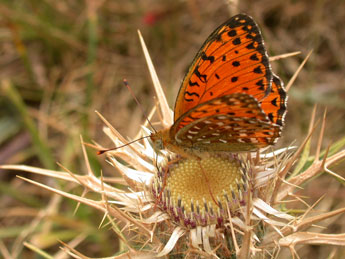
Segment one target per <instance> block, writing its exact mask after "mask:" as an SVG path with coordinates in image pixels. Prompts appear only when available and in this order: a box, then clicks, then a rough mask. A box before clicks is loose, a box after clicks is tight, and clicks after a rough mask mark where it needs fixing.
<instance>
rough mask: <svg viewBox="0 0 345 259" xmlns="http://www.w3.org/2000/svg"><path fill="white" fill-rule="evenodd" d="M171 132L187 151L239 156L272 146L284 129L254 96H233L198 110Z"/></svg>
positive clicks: (198, 107)
mask: <svg viewBox="0 0 345 259" xmlns="http://www.w3.org/2000/svg"><path fill="white" fill-rule="evenodd" d="M174 128H176V129H174ZM172 131H173V132H177V133H176V135H175V136H171V138H173V137H175V141H176V143H177V144H178V145H179V146H183V147H186V148H188V149H196V150H198V151H212V152H217V151H226V152H237V151H252V150H255V149H257V148H261V147H265V146H267V145H271V144H273V143H274V142H275V141H276V140H277V138H278V137H279V136H280V132H281V127H280V126H279V125H277V124H272V122H271V121H270V119H269V118H268V116H267V115H266V114H265V112H264V111H263V110H262V109H261V107H260V104H259V102H258V101H257V100H256V99H255V98H253V97H252V96H251V95H248V94H244V93H234V94H230V95H226V96H222V97H218V98H215V99H212V100H210V101H207V102H205V103H202V104H199V105H197V106H195V107H194V108H193V109H191V110H190V111H188V112H187V113H185V114H184V115H183V116H181V117H180V118H179V119H178V121H176V123H175V124H174V125H173V128H172ZM172 131H171V132H172Z"/></svg>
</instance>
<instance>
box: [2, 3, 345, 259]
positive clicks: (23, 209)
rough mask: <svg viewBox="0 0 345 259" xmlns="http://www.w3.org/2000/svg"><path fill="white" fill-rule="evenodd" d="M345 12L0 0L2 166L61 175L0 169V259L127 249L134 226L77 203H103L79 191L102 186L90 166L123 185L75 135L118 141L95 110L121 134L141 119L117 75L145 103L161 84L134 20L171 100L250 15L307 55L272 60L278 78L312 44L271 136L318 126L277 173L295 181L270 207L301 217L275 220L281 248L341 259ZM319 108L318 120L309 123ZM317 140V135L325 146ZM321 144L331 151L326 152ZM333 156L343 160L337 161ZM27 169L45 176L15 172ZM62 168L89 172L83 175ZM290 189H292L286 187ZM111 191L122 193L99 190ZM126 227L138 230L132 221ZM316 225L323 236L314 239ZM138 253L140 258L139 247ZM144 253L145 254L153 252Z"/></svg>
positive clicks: (274, 47)
mask: <svg viewBox="0 0 345 259" xmlns="http://www.w3.org/2000/svg"><path fill="white" fill-rule="evenodd" d="M344 10H345V2H344V1H342V0H338V1H333V0H324V1H307V0H304V1H283V0H278V1H268V0H259V1H223V0H218V1H206V0H187V1H154V0H152V1H110V0H109V1H100V0H85V1H52V0H46V1H33V0H31V1H2V2H1V3H0V40H1V41H0V57H1V58H0V105H1V108H2V112H1V117H0V129H1V130H0V144H1V148H0V165H4V164H12V165H30V166H35V167H37V168H44V169H47V170H54V171H55V170H58V171H61V173H54V171H44V170H41V171H40V170H37V169H31V168H28V167H17V169H18V170H15V171H13V170H6V169H1V173H0V191H1V196H0V204H1V205H0V257H4V258H30V257H33V254H37V253H40V254H41V255H42V256H43V257H44V258H52V257H54V258H67V257H68V256H67V255H66V254H65V251H62V250H61V249H60V248H61V247H62V246H63V245H61V243H60V242H61V241H62V242H63V243H66V244H68V245H67V247H70V248H75V249H76V250H77V251H79V252H80V253H82V254H84V255H86V256H89V257H102V256H103V257H104V256H114V255H118V254H120V253H124V252H126V251H129V252H131V250H129V248H128V246H130V243H131V238H133V239H135V237H136V233H132V234H131V235H127V236H124V233H122V232H121V229H116V227H117V225H116V224H115V223H118V222H115V223H114V222H112V223H113V224H109V223H108V222H109V221H107V220H108V219H105V221H104V222H103V221H102V220H104V219H103V216H104V213H105V212H106V211H107V210H104V207H102V205H103V204H102V203H101V202H100V203H97V202H95V203H90V202H87V200H82V199H79V201H81V202H84V203H86V205H85V204H82V205H80V204H79V203H77V202H75V201H72V199H75V200H77V199H78V197H79V196H82V197H86V198H88V199H93V200H104V199H105V197H102V196H101V195H100V194H99V193H98V192H97V191H91V192H87V191H85V190H86V189H85V188H82V187H81V186H84V187H85V186H86V185H87V184H89V185H87V186H88V187H89V189H88V190H95V188H101V189H102V188H104V186H103V185H102V184H100V183H99V182H97V181H96V180H95V179H96V178H94V176H93V174H91V171H92V172H93V173H94V174H96V176H100V175H101V174H102V175H103V176H104V179H105V180H106V182H107V183H108V184H111V185H112V186H114V187H116V188H117V189H121V188H122V187H124V186H126V185H127V184H128V182H126V181H125V180H126V179H125V180H124V179H122V178H119V171H117V170H115V169H114V167H112V166H110V165H109V164H108V163H106V161H105V159H104V157H98V156H97V155H96V153H95V151H94V150H93V149H88V152H87V153H88V159H87V160H88V162H87V163H86V162H85V157H84V156H83V151H82V148H81V140H80V135H82V137H83V140H84V141H85V142H92V140H95V141H96V142H97V143H101V144H102V146H105V147H111V146H112V145H113V142H111V141H109V138H108V137H107V136H106V135H105V134H104V133H103V131H102V127H103V125H104V124H103V122H102V120H101V119H100V118H99V117H98V116H97V114H96V113H95V110H97V111H99V112H100V113H101V114H102V115H103V116H104V117H105V118H107V120H108V121H109V122H110V123H111V125H113V126H114V127H116V129H117V130H118V131H119V132H120V133H121V134H122V135H123V136H125V137H127V136H128V137H130V138H131V139H132V138H135V137H136V136H135V135H136V134H137V133H138V132H139V130H140V125H142V124H143V123H144V116H143V114H142V112H141V111H140V108H139V107H138V105H137V104H136V103H135V101H134V100H133V98H132V97H131V95H130V93H129V92H128V90H127V89H126V88H125V87H124V86H123V83H122V81H123V79H124V78H126V79H127V80H128V81H129V83H130V85H131V87H132V89H133V91H134V92H135V94H136V96H137V97H138V99H139V100H140V102H141V105H142V106H143V109H144V110H145V111H146V112H147V113H149V111H150V110H151V109H152V107H153V104H154V103H155V99H154V96H155V92H154V90H153V89H154V88H153V87H152V81H151V80H150V76H149V73H148V69H147V66H146V62H145V59H144V57H143V54H142V49H141V47H140V42H139V39H138V36H137V35H138V34H137V29H140V30H141V33H142V35H143V37H144V39H145V42H146V44H147V47H148V49H149V52H150V55H151V57H152V60H153V63H154V65H155V67H156V70H157V74H158V76H159V78H160V81H161V84H162V85H163V89H164V91H165V94H166V96H167V99H168V102H169V104H170V107H172V106H173V102H174V100H175V97H176V93H177V91H178V88H179V84H180V82H181V79H182V77H183V75H184V72H185V71H186V69H187V68H188V66H189V64H190V62H191V60H192V59H193V57H194V55H195V53H196V51H197V50H198V49H199V47H200V45H201V44H202V42H203V41H204V40H205V39H206V37H207V36H208V35H209V33H210V32H211V31H212V30H213V29H214V28H215V27H217V26H218V25H219V24H221V23H222V22H224V21H225V20H226V19H227V18H229V17H230V16H232V15H234V14H236V13H238V12H245V13H247V14H250V15H251V16H253V17H254V18H255V20H256V21H257V23H258V24H259V26H260V27H261V29H262V32H263V35H264V39H265V43H266V47H267V48H268V51H269V53H270V55H271V56H275V55H280V54H284V53H290V52H294V51H300V52H301V54H300V55H298V56H294V57H290V58H285V59H279V60H277V61H273V62H272V63H273V69H274V71H275V72H276V73H277V74H278V75H279V76H280V77H281V78H282V79H283V81H285V82H286V83H287V82H288V80H289V79H290V78H291V77H292V76H293V74H294V73H295V71H296V70H297V69H298V67H299V65H300V64H301V62H302V61H303V60H304V58H305V57H306V55H307V53H309V51H310V50H313V53H312V55H311V56H310V58H309V60H308V61H307V63H306V65H305V66H304V67H303V69H302V70H301V71H300V73H299V74H298V77H297V79H296V80H295V82H294V84H293V86H292V87H291V88H290V90H289V93H288V95H289V101H288V114H287V117H286V125H285V129H284V131H283V137H282V138H281V139H280V140H279V142H278V144H277V145H276V146H275V148H276V149H278V148H282V147H286V146H290V145H291V143H292V142H293V145H296V146H302V143H303V141H304V140H305V139H306V138H307V136H308V134H309V133H310V132H311V131H312V129H313V127H312V126H310V125H317V126H316V127H315V129H314V132H313V134H312V141H311V142H307V143H306V145H305V146H303V147H304V149H303V150H301V151H302V153H301V154H300V155H299V156H296V157H294V160H293V161H295V163H294V164H293V165H292V164H291V166H292V167H291V168H290V170H289V171H284V170H282V173H281V175H280V176H281V177H284V179H289V180H291V184H292V185H290V187H288V185H287V186H286V187H285V188H286V189H285V190H286V192H285V193H284V192H278V191H277V193H274V195H273V196H272V197H275V199H276V200H275V201H273V202H277V201H281V199H284V201H285V203H284V204H282V205H281V206H277V204H275V205H276V208H279V209H280V210H282V211H284V212H286V213H290V214H291V215H293V216H296V217H299V216H301V217H300V218H299V219H300V221H297V222H294V223H295V225H294V226H295V227H296V228H301V229H303V233H301V234H297V233H296V234H292V233H291V232H289V231H290V229H289V230H284V229H281V232H282V233H283V234H284V235H290V234H291V235H290V236H289V237H290V239H282V240H281V243H280V244H279V245H280V247H281V251H279V255H278V258H289V256H291V254H294V255H295V256H296V254H298V256H300V257H301V258H308V257H309V258H342V255H343V254H344V253H345V250H344V248H343V246H341V245H344V243H341V242H344V233H345V224H344V222H345V218H344V215H343V214H342V213H340V212H341V209H343V208H344V207H345V202H344V197H345V191H344V190H345V189H344V181H343V178H341V177H345V169H344V168H345V163H344V159H343V158H342V157H343V156H341V154H342V153H341V152H344V146H345V135H344V132H345V100H344V98H345V97H344V96H345V86H344V82H345V73H344V71H345V48H344V46H343V45H344V44H343V43H344V42H345V32H344V29H343V24H344V20H345V11H344ZM315 105H317V109H316V113H315V120H314V121H313V123H314V124H310V120H311V119H310V118H311V117H312V114H313V107H314V106H315ZM326 108H327V117H326V119H325V122H326V123H325V127H323V126H322V122H323V114H324V111H325V110H326ZM156 121H157V120H156ZM320 129H321V132H320ZM318 136H324V138H323V140H322V142H320V141H318ZM328 147H331V148H330V149H329V152H328V153H327V151H326V150H327V148H328ZM291 154H292V153H291ZM295 154H296V153H295ZM325 154H327V155H328V157H331V158H334V161H331V160H329V163H330V162H332V163H331V164H327V162H326V166H327V168H328V170H324V169H325V168H324V167H323V166H324V164H323V161H324V160H323V159H324V157H325ZM339 157H340V158H342V159H339V160H335V159H336V158H339ZM124 161H127V160H126V159H124ZM291 161H292V160H291ZM56 162H58V163H59V165H58V164H57V163H56ZM60 165H62V166H60ZM328 165H331V166H330V167H329V166H328ZM12 168H13V167H12ZM30 170H32V171H35V172H39V173H41V174H43V176H42V175H40V174H28V173H27V172H23V171H30ZM70 172H72V173H74V174H80V175H84V176H83V178H79V179H77V178H75V177H73V175H72V174H69V173H70ZM301 172H307V173H306V174H305V175H304V176H306V177H310V176H311V175H312V178H308V181H305V179H302V177H298V175H299V174H300V173H301ZM308 172H309V175H308ZM315 172H317V173H316V174H314V173H315ZM334 173H336V174H337V175H335V174H334ZM16 175H20V176H23V177H26V178H30V179H33V180H34V181H37V182H40V183H43V184H44V185H47V186H51V187H53V188H55V189H57V190H63V191H64V192H66V193H69V194H71V196H70V197H69V198H70V199H67V198H62V196H60V195H54V194H53V192H51V191H49V190H46V189H45V188H44V187H43V186H41V187H38V186H36V185H32V184H30V183H28V182H26V181H23V179H20V178H18V177H16ZM47 175H48V176H49V175H50V176H54V177H55V178H53V177H47ZM339 176H340V177H339ZM56 178H57V180H56ZM81 179H83V180H85V181H84V182H83V181H82V180H81ZM90 179H91V180H92V181H86V180H90ZM66 180H67V181H66ZM112 180H113V182H111V181H112ZM127 180H128V179H127ZM279 181H280V180H278V182H279ZM278 184H279V185H280V184H281V185H283V184H284V182H279V183H278ZM295 185H298V188H295ZM102 186H103V187H102ZM124 189H125V188H124ZM291 191H294V196H287V194H290V193H289V192H291ZM65 195H66V194H65ZM72 195H75V196H72ZM292 197H293V198H292ZM112 199H113V200H116V198H115V197H109V196H108V197H107V200H112ZM272 204H273V203H272ZM79 205H80V206H79ZM272 206H273V205H272ZM311 206H312V207H311ZM332 211H333V212H334V215H333V214H331V213H333V212H332ZM108 212H109V211H108ZM121 213H122V212H121ZM121 213H120V212H119V211H116V209H114V208H112V209H110V213H109V214H110V216H115V215H116V217H118V218H117V219H118V220H120V221H121V219H123V220H122V221H125V222H126V220H127V221H128V222H130V220H131V218H130V217H128V215H127V214H121ZM327 213H328V214H327ZM318 215H325V218H326V220H323V221H320V218H318V217H320V216H318ZM326 215H327V216H326ZM331 216H332V217H331ZM313 217H314V218H313ZM306 218H308V220H305V221H303V220H304V219H306ZM314 223H315V225H312V224H314ZM128 224H133V226H136V227H135V230H138V229H139V230H141V231H144V230H143V229H144V228H140V227H138V226H137V225H135V224H134V223H133V222H130V223H128ZM99 226H101V227H100V228H99ZM118 226H119V227H121V228H124V227H125V226H124V225H121V224H119V225H118ZM307 226H308V227H309V226H310V227H309V228H305V227H307ZM127 227H128V226H127ZM129 229H130V227H129ZM133 229H134V228H133ZM127 230H128V228H126V232H125V233H126V234H128V232H127ZM284 231H285V232H284ZM311 232H313V233H315V232H316V233H320V235H319V239H317V238H316V237H315V234H311ZM144 234H147V233H144ZM327 234H332V235H333V236H330V235H327ZM337 235H338V236H337ZM276 238H278V237H277V236H275V234H274V233H273V232H272V235H271V236H267V239H266V243H263V244H262V245H265V246H266V247H270V246H274V242H273V241H274V240H276ZM291 242H292V243H293V244H296V246H292V245H291ZM320 242H321V243H322V244H323V245H322V244H321V245H320ZM314 244H317V245H318V246H315V245H314ZM127 245H128V246H127ZM258 247H260V246H258ZM284 247H285V248H284ZM288 247H290V250H289V249H288ZM135 248H136V249H139V248H140V247H135ZM161 248H162V247H161ZM292 248H293V249H292ZM275 252H277V251H275ZM295 252H296V253H295ZM242 253H244V252H242ZM276 254H277V253H276ZM136 255H138V256H143V255H142V254H141V253H139V252H138V253H137V254H136ZM145 256H148V257H147V258H150V254H146V255H145ZM266 256H268V254H266Z"/></svg>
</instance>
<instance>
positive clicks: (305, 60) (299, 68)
mask: <svg viewBox="0 0 345 259" xmlns="http://www.w3.org/2000/svg"><path fill="white" fill-rule="evenodd" d="M312 53H313V50H311V51H309V53H308V55H307V56H306V57H305V59H304V60H303V62H302V63H301V64H300V66H299V67H298V69H297V70H296V72H295V73H294V75H293V76H292V77H291V79H290V81H289V82H288V83H287V85H286V86H285V90H286V91H287V92H288V91H289V89H290V87H291V86H292V84H293V83H294V82H295V80H296V78H297V76H298V74H299V72H301V70H302V68H303V67H304V65H305V63H306V62H307V61H308V59H309V57H310V55H311V54H312Z"/></svg>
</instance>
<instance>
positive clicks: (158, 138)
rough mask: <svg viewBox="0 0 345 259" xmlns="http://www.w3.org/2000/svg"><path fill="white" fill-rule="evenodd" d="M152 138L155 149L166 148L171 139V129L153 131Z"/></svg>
mask: <svg viewBox="0 0 345 259" xmlns="http://www.w3.org/2000/svg"><path fill="white" fill-rule="evenodd" d="M150 139H151V140H152V143H153V148H154V150H155V151H160V150H162V149H164V148H165V147H166V144H167V141H168V139H169V129H166V130H160V131H157V132H154V133H152V134H151V135H150Z"/></svg>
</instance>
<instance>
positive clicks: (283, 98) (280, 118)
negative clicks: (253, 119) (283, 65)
mask: <svg viewBox="0 0 345 259" xmlns="http://www.w3.org/2000/svg"><path fill="white" fill-rule="evenodd" d="M260 103H261V108H262V109H263V110H264V112H265V113H266V114H267V116H268V118H269V119H270V121H271V122H272V123H275V124H278V125H280V126H283V123H284V118H285V115H286V103H287V95H286V92H285V89H284V86H283V82H282V81H281V80H280V78H279V77H278V76H276V75H275V74H273V80H272V87H271V91H270V93H269V95H268V96H266V97H265V98H264V99H263V100H262V101H261V102H260Z"/></svg>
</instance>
